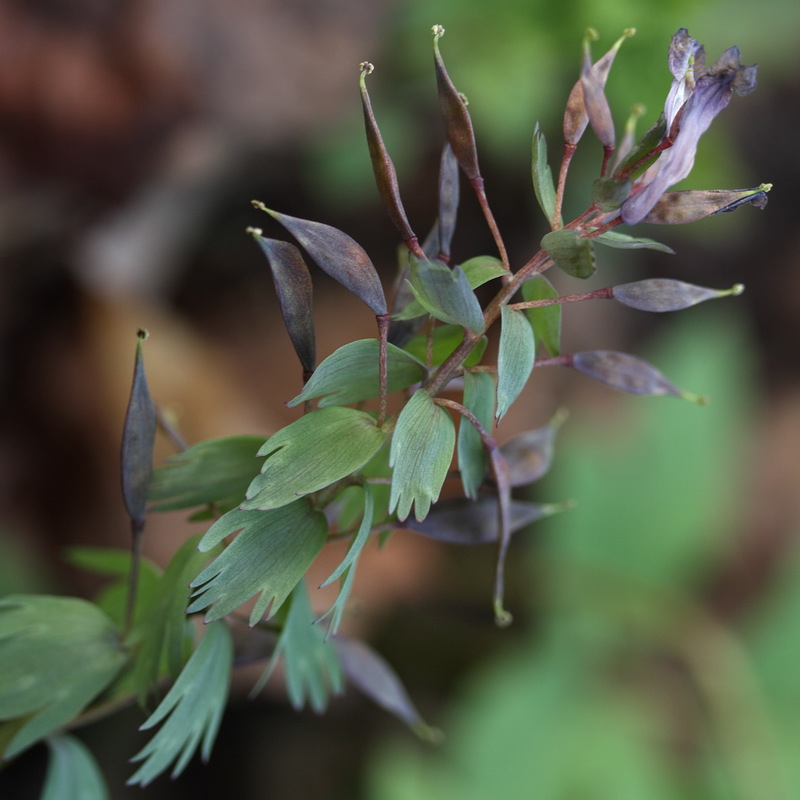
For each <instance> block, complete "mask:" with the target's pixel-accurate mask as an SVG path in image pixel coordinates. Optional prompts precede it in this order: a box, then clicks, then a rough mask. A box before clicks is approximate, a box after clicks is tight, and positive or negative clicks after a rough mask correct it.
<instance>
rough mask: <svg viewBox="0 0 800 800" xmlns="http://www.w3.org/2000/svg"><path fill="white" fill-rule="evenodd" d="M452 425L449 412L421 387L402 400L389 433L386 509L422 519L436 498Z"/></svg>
mask: <svg viewBox="0 0 800 800" xmlns="http://www.w3.org/2000/svg"><path fill="white" fill-rule="evenodd" d="M455 438H456V436H455V428H454V426H453V421H452V419H450V415H449V414H448V413H447V412H446V411H445V410H444V409H443V408H441V407H440V406H437V405H436V404H435V403H434V402H433V400H432V399H431V397H430V396H429V395H428V394H427V393H426V392H424V391H423V390H422V389H418V390H417V391H416V392H415V393H414V396H413V397H412V398H411V399H410V400H409V401H408V403H406V405H405V406H404V407H403V410H402V411H401V412H400V416H399V418H398V420H397V426H396V428H395V431H394V436H393V437H392V448H391V453H390V455H389V464H390V466H392V467H393V468H394V473H393V475H392V494H391V498H390V500H389V511H390V512H393V511H394V510H395V509H397V516H398V518H399V519H401V520H403V519H405V518H406V517H407V516H408V515H409V514H410V513H411V506H412V505H413V506H414V515H415V516H416V518H417V519H418V520H423V519H425V517H426V516H427V514H428V511H429V509H430V506H431V503H432V502H434V503H435V502H436V500H438V498H439V492H440V491H441V489H442V484H443V483H444V479H445V478H446V477H447V470H448V469H449V467H450V462H451V461H452V458H453V447H454V446H455Z"/></svg>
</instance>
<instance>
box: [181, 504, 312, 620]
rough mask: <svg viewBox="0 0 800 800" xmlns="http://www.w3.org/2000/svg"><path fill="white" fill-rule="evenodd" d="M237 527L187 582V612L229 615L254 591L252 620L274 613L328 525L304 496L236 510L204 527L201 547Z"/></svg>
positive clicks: (210, 616) (208, 616)
mask: <svg viewBox="0 0 800 800" xmlns="http://www.w3.org/2000/svg"><path fill="white" fill-rule="evenodd" d="M237 531H238V532H239V534H238V536H237V537H236V538H235V539H234V540H233V542H231V544H229V545H228V546H227V547H226V548H225V549H224V550H223V551H222V552H221V553H220V554H219V555H218V556H217V557H216V558H215V559H214V561H212V562H211V563H210V564H209V565H208V566H207V567H206V568H205V569H204V570H203V571H202V572H201V573H200V574H199V575H198V576H197V577H196V578H195V579H194V580H193V581H192V583H191V587H192V588H193V589H196V590H197V591H195V592H194V594H193V595H192V597H193V598H194V599H193V600H192V603H191V604H190V605H189V608H188V609H187V611H188V612H190V613H193V612H195V611H201V610H202V609H204V608H208V612H207V613H206V617H205V618H206V622H211V621H213V620H216V619H220V618H222V617H224V616H225V615H226V614H230V612H231V611H235V610H236V609H237V608H239V606H241V605H242V604H243V603H246V602H247V601H248V600H249V599H250V598H251V597H253V596H254V595H256V594H258V595H260V596H259V598H258V600H257V601H256V603H255V605H254V606H253V608H252V610H251V612H250V624H251V625H255V624H256V623H257V622H258V621H259V620H260V619H261V618H262V617H263V616H264V614H265V613H266V612H267V610H269V614H270V616H271V615H272V614H274V613H275V612H276V611H277V610H278V609H279V608H280V607H281V605H282V604H283V602H284V601H285V600H286V598H287V597H288V596H289V594H290V592H291V591H292V589H293V588H294V587H295V586H296V585H297V582H298V581H299V580H300V579H301V578H302V577H303V575H305V572H306V570H307V569H308V567H309V566H310V565H311V562H312V561H313V560H314V558H315V557H316V555H317V553H319V551H320V550H321V549H322V546H323V545H324V544H325V537H326V535H327V532H328V523H327V520H326V519H325V515H324V514H322V513H321V512H319V511H314V510H312V508H311V506H310V505H309V504H308V501H307V500H303V499H301V500H295V502H294V503H290V504H289V505H286V506H283V507H281V508H278V509H274V510H272V511H243V510H241V509H234V510H233V511H229V512H228V513H227V514H225V515H223V516H222V517H220V518H219V519H218V520H217V521H216V522H215V523H214V524H213V525H212V526H211V527H210V528H209V529H208V531H207V532H206V534H205V536H203V539H202V540H201V542H200V549H201V550H210V549H211V548H212V547H215V546H216V545H217V544H219V543H220V542H221V541H222V540H223V539H224V538H225V537H226V536H230V535H231V534H233V533H236V532H237ZM198 587H199V588H198Z"/></svg>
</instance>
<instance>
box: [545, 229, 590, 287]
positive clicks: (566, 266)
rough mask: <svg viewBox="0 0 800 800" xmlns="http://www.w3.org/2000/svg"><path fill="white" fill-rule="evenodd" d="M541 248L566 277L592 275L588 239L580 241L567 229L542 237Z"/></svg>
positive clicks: (575, 234)
mask: <svg viewBox="0 0 800 800" xmlns="http://www.w3.org/2000/svg"><path fill="white" fill-rule="evenodd" d="M542 247H543V248H544V249H545V250H547V252H548V254H549V255H550V257H551V258H552V259H553V261H554V263H555V265H556V266H557V267H558V268H559V269H561V270H563V271H564V272H566V273H567V275H572V277H573V278H588V277H589V276H590V275H593V274H594V271H595V263H594V253H593V252H592V243H591V241H589V239H582V238H581V237H580V236H578V234H577V233H575V231H573V230H568V229H567V228H562V229H561V230H557V231H551V232H550V233H548V234H545V235H544V236H543V237H542Z"/></svg>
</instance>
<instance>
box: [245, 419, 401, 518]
mask: <svg viewBox="0 0 800 800" xmlns="http://www.w3.org/2000/svg"><path fill="white" fill-rule="evenodd" d="M386 436H387V435H386V433H385V432H384V431H383V430H381V429H380V428H378V427H376V426H375V420H374V419H373V418H372V417H371V416H370V415H369V414H367V413H366V412H364V411H357V410H356V409H353V408H342V407H340V406H332V407H330V408H320V409H317V410H316V411H312V412H311V413H310V414H306V415H305V416H303V417H301V418H300V419H298V420H295V421H294V422H292V423H291V424H290V425H287V426H286V427H285V428H282V429H281V430H280V431H278V432H277V433H276V434H275V435H274V436H272V437H270V438H269V439H267V441H266V443H265V444H264V446H263V447H262V448H261V449H260V450H259V451H258V453H259V455H262V456H269V458H267V460H266V461H265V462H264V466H263V467H262V469H261V474H260V475H257V476H256V477H255V478H254V479H253V481H252V483H251V484H250V487H249V488H248V490H247V500H246V501H245V502H244V503H242V505H241V506H240V507H241V508H243V509H248V510H254V509H258V510H260V511H264V510H267V509H270V508H279V507H280V506H284V505H286V504H287V503H291V502H293V501H294V500H296V499H297V498H298V497H301V496H302V495H306V494H310V493H311V492H316V491H318V490H319V489H323V488H324V487H326V486H329V485H330V484H331V483H333V482H334V481H338V480H340V479H341V478H345V477H347V476H348V475H350V474H351V473H353V472H355V471H356V470H357V469H358V468H359V467H361V466H362V465H363V464H365V463H366V462H367V461H369V460H370V458H372V456H374V455H375V453H377V452H378V450H380V448H381V447H382V446H383V443H384V442H385V441H386Z"/></svg>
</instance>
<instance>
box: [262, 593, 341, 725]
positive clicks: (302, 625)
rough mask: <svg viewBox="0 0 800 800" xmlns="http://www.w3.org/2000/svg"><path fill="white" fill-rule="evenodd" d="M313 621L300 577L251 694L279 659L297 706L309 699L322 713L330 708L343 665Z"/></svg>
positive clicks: (264, 681)
mask: <svg viewBox="0 0 800 800" xmlns="http://www.w3.org/2000/svg"><path fill="white" fill-rule="evenodd" d="M313 622H314V615H313V613H312V611H311V605H310V603H309V601H308V592H307V591H306V587H305V584H304V583H303V582H302V581H301V582H300V583H298V584H297V586H296V587H295V589H294V591H293V592H292V596H291V599H290V601H289V611H288V613H287V614H286V621H285V623H284V625H283V630H282V631H281V635H280V637H279V638H278V644H277V645H276V647H275V652H274V653H273V655H272V658H271V659H270V661H269V664H268V665H267V668H266V670H264V673H263V674H262V675H261V677H260V678H259V679H258V682H257V683H256V685H255V686H254V687H253V691H252V693H251V694H253V695H255V694H257V693H258V692H260V691H261V689H262V688H263V686H264V684H265V683H266V682H267V681H268V680H269V679H270V677H271V675H272V673H273V671H274V669H275V667H276V666H277V664H278V662H279V661H280V659H283V662H284V666H285V671H286V692H287V694H288V695H289V701H290V702H291V704H292V706H293V707H294V708H295V709H296V710H298V711H299V710H300V709H301V708H303V707H304V706H305V704H306V702H308V703H309V704H310V705H311V708H313V709H314V711H316V712H317V713H318V714H321V713H322V712H323V711H324V710H325V709H326V708H327V705H328V699H329V697H330V694H331V693H333V694H339V693H340V692H341V691H342V684H343V681H342V669H341V666H340V665H339V659H338V657H337V654H336V650H335V649H334V647H333V645H332V643H331V642H330V641H328V640H327V639H326V638H325V635H324V634H323V632H322V629H321V628H320V627H319V626H318V625H314V624H313Z"/></svg>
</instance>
